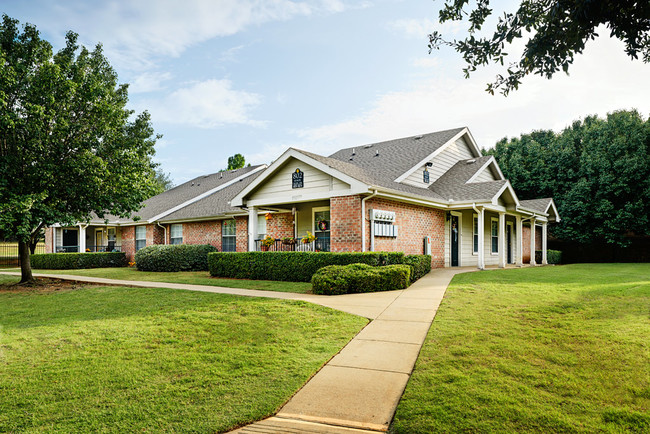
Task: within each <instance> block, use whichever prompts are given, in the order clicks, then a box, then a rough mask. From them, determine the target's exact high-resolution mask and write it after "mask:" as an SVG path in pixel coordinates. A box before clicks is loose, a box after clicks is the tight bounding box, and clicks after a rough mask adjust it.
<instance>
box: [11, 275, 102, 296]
mask: <svg viewBox="0 0 650 434" xmlns="http://www.w3.org/2000/svg"><path fill="white" fill-rule="evenodd" d="M88 286H96V284H94V283H87V282H75V281H73V280H61V279H51V278H49V277H36V282H35V283H33V284H31V285H21V284H18V283H12V284H5V285H0V293H9V292H15V293H18V292H56V291H62V290H65V291H72V290H76V289H81V288H84V287H88ZM104 286H106V285H104Z"/></svg>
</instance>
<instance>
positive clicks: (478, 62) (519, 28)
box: [429, 0, 650, 95]
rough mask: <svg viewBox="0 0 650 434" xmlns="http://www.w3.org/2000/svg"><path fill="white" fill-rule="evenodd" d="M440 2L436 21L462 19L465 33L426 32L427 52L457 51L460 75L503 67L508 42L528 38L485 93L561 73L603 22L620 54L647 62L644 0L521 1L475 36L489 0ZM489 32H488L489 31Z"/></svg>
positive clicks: (648, 20)
mask: <svg viewBox="0 0 650 434" xmlns="http://www.w3.org/2000/svg"><path fill="white" fill-rule="evenodd" d="M468 4H469V0H446V1H445V4H444V6H443V7H442V9H441V10H440V11H439V22H440V23H441V24H442V23H444V22H447V21H463V20H465V19H467V20H468V22H469V23H468V24H469V28H468V33H469V35H468V36H467V37H466V38H465V39H461V40H455V39H454V40H449V41H448V40H445V39H444V36H443V35H442V34H441V33H440V32H439V31H434V32H433V33H431V34H430V35H429V52H431V51H432V50H434V49H438V48H440V47H441V46H442V45H448V46H450V47H452V48H454V49H455V50H456V51H457V52H459V53H460V54H461V55H462V56H463V59H464V60H465V62H466V64H467V66H466V67H465V68H464V69H463V71H464V73H465V77H466V78H468V77H469V75H470V73H472V72H474V71H476V69H477V67H479V66H486V65H488V64H491V63H494V64H501V65H503V64H504V62H505V61H506V57H507V56H508V52H507V49H509V48H510V47H511V44H512V43H513V41H515V40H517V39H520V38H528V39H527V42H526V45H525V48H524V51H523V53H522V55H521V58H520V59H519V60H518V61H516V62H513V63H511V64H510V65H509V66H508V67H507V68H506V73H505V75H502V74H498V75H497V77H496V79H495V81H494V82H493V83H489V84H488V86H487V91H488V92H489V93H491V94H494V91H495V90H497V89H501V92H502V93H503V94H504V95H507V94H508V93H509V92H510V91H511V90H513V89H517V88H518V87H519V84H521V80H522V79H523V77H525V76H526V75H528V74H538V75H541V76H543V77H546V78H551V77H552V76H553V74H555V73H556V72H559V71H560V70H562V71H564V72H567V73H568V70H569V66H570V65H571V63H573V59H574V56H575V55H576V54H580V53H582V51H583V50H584V48H585V43H586V42H587V41H589V40H593V39H595V38H596V37H597V36H598V33H596V28H597V27H598V26H599V25H605V26H607V28H608V29H609V32H610V35H611V36H612V37H614V38H618V39H620V40H621V41H623V42H624V43H625V52H626V53H627V55H628V56H630V57H631V58H633V59H638V58H641V59H642V60H643V62H645V63H648V62H649V61H650V2H648V1H647V0H602V1H593V0H522V1H521V3H520V5H519V8H518V9H517V11H516V12H514V13H511V12H506V13H504V14H503V16H501V17H499V18H498V21H497V23H496V27H495V28H494V32H493V33H492V34H491V35H488V36H485V37H481V36H477V33H478V32H479V31H480V30H481V29H482V27H483V26H484V25H485V23H486V20H487V19H488V18H489V17H490V16H491V15H492V13H493V10H492V8H491V7H490V0H477V1H476V5H475V6H473V7H470V8H469V10H466V9H467V8H468ZM490 32H491V31H490Z"/></svg>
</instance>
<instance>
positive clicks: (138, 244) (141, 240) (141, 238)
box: [135, 226, 147, 252]
mask: <svg viewBox="0 0 650 434" xmlns="http://www.w3.org/2000/svg"><path fill="white" fill-rule="evenodd" d="M146 245H147V227H146V226H136V227H135V251H136V252H137V251H138V250H140V249H141V248H143V247H144V246H146Z"/></svg>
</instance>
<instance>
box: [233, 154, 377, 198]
mask: <svg viewBox="0 0 650 434" xmlns="http://www.w3.org/2000/svg"><path fill="white" fill-rule="evenodd" d="M289 158H295V159H296V160H299V161H302V162H303V163H305V164H308V165H310V166H312V167H314V168H315V169H318V170H320V171H321V172H325V173H327V174H328V175H330V176H333V177H334V178H338V179H340V180H341V181H343V182H345V183H347V184H349V185H350V186H351V187H352V190H355V191H356V190H359V189H363V188H365V189H367V185H366V184H364V183H362V182H360V181H359V180H358V179H356V178H353V177H351V176H348V175H346V174H344V173H342V172H339V171H338V170H336V169H334V168H332V167H330V166H328V165H326V164H323V163H321V162H320V161H317V160H314V159H313V158H311V157H309V156H307V155H305V154H303V153H302V152H300V151H299V150H297V149H294V148H289V149H287V150H286V151H285V152H284V154H282V155H281V156H280V158H278V159H277V160H275V161H274V162H273V163H272V164H271V165H270V166H268V168H267V170H265V171H264V173H263V174H262V175H260V176H258V177H257V179H255V181H253V182H251V183H250V184H248V186H247V187H246V188H244V189H243V190H242V191H241V192H239V194H238V195H237V196H235V197H234V198H232V200H231V201H230V205H231V206H244V198H245V197H246V196H247V195H248V194H249V193H250V192H252V191H253V190H254V189H255V188H257V187H258V186H259V185H260V184H262V183H263V182H264V181H265V180H266V179H267V178H269V177H270V176H272V175H273V174H275V172H277V171H278V169H280V167H282V165H283V164H284V163H285V162H286V161H287V160H288V159H289ZM256 202H257V201H256ZM251 205H252V203H251Z"/></svg>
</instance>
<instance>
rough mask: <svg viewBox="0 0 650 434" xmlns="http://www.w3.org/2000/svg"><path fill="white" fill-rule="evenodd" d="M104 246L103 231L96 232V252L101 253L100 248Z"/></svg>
mask: <svg viewBox="0 0 650 434" xmlns="http://www.w3.org/2000/svg"><path fill="white" fill-rule="evenodd" d="M103 244H104V232H102V231H101V230H98V231H95V251H96V252H99V251H100V247H101V246H102V245H103Z"/></svg>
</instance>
